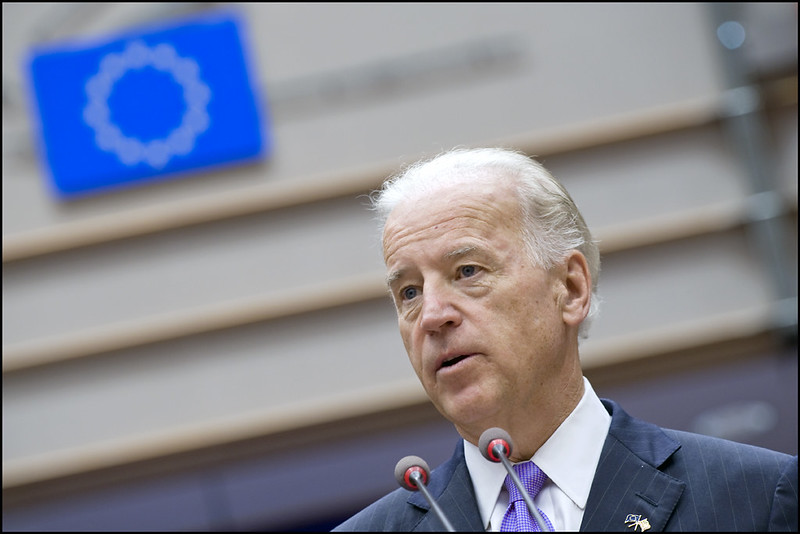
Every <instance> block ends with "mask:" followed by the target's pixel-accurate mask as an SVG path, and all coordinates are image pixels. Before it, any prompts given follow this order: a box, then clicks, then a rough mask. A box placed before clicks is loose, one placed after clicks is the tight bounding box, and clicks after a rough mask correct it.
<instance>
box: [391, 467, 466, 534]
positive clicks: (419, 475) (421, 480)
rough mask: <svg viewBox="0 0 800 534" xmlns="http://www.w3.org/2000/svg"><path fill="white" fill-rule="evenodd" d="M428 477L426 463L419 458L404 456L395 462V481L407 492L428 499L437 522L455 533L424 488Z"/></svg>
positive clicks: (428, 471)
mask: <svg viewBox="0 0 800 534" xmlns="http://www.w3.org/2000/svg"><path fill="white" fill-rule="evenodd" d="M430 476H431V470H430V469H429V468H428V464H427V462H425V460H423V459H422V458H420V457H419V456H406V457H405V458H402V459H401V460H400V461H399V462H397V465H396V466H395V468H394V478H395V479H397V482H398V483H399V484H400V485H401V486H402V487H404V488H405V489H407V490H411V491H417V490H419V491H421V492H422V494H423V495H425V498H426V499H428V502H429V503H430V505H431V508H433V511H434V512H435V513H436V515H437V516H438V517H439V521H441V522H442V524H443V525H444V528H446V529H447V531H448V532H455V529H454V528H453V525H451V524H450V521H448V520H447V517H445V515H444V512H442V509H441V508H439V505H438V504H436V501H434V500H433V496H432V495H431V493H430V492H429V491H428V488H426V487H425V485H426V484H427V483H428V479H429V478H430Z"/></svg>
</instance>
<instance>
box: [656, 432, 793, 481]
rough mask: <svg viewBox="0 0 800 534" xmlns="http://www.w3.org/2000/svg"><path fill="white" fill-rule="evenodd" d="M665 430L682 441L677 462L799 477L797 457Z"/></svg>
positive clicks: (719, 471)
mask: <svg viewBox="0 0 800 534" xmlns="http://www.w3.org/2000/svg"><path fill="white" fill-rule="evenodd" d="M664 432H665V433H666V434H667V435H668V436H669V437H671V438H672V439H674V440H675V441H677V442H678V443H680V448H679V449H678V451H677V452H676V454H675V456H674V461H675V462H678V463H685V464H686V465H690V466H700V465H702V468H703V471H708V472H710V473H712V474H715V475H720V476H731V475H734V474H739V475H748V474H752V475H757V476H758V477H759V478H762V479H763V480H765V481H766V480H773V481H774V480H777V479H779V478H781V477H785V476H787V474H788V476H791V473H795V477H796V473H797V456H792V455H789V454H786V453H782V452H778V451H774V450H770V449H766V448H763V447H758V446H755V445H748V444H745V443H738V442H735V441H729V440H726V439H722V438H716V437H711V436H705V435H702V434H694V433H691V432H684V431H680V430H669V429H664ZM667 471H669V469H667Z"/></svg>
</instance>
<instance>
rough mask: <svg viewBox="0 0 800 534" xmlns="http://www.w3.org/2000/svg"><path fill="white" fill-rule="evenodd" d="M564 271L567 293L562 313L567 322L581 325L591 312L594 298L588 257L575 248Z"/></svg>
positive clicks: (566, 261) (565, 264) (562, 305)
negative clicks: (590, 308) (590, 306)
mask: <svg viewBox="0 0 800 534" xmlns="http://www.w3.org/2000/svg"><path fill="white" fill-rule="evenodd" d="M562 273H563V276H564V279H563V283H564V287H565V288H566V295H565V297H564V300H563V301H562V303H561V313H562V316H563V319H564V322H565V323H566V324H568V325H570V326H579V325H580V324H581V323H582V322H583V320H584V319H586V316H587V315H588V314H589V304H590V303H591V298H592V275H591V274H590V273H589V263H588V262H587V261H586V257H585V256H584V255H583V254H582V253H581V252H579V251H577V250H573V251H572V252H570V253H569V255H568V256H567V258H566V260H565V263H564V270H563V271H562Z"/></svg>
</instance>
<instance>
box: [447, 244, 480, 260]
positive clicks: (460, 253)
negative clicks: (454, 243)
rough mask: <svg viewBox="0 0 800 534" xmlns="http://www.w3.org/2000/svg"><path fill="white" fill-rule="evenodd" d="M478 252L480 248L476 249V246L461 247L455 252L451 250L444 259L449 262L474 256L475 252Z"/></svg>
mask: <svg viewBox="0 0 800 534" xmlns="http://www.w3.org/2000/svg"><path fill="white" fill-rule="evenodd" d="M477 250H478V247H476V246H474V245H465V246H463V247H459V248H457V249H455V250H451V251H450V252H448V253H447V254H445V255H444V258H445V259H447V260H451V259H457V258H463V257H464V256H467V255H469V254H472V253H473V252H476V251H477Z"/></svg>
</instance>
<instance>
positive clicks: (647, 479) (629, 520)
mask: <svg viewBox="0 0 800 534" xmlns="http://www.w3.org/2000/svg"><path fill="white" fill-rule="evenodd" d="M603 404H604V405H605V406H606V409H608V410H609V412H610V413H611V417H612V419H611V428H610V429H609V433H608V437H607V438H606V442H605V444H604V446H603V452H602V454H601V455H600V462H599V464H598V466H597V472H596V473H595V477H594V482H593V483H592V489H591V491H590V493H589V499H588V502H587V503H586V510H585V512H584V515H583V522H582V524H581V530H583V531H600V530H625V531H628V532H633V531H635V532H642V531H643V529H645V530H647V528H645V527H647V525H649V530H650V531H651V532H656V531H661V530H663V529H664V527H665V525H666V523H667V521H668V520H669V518H670V516H671V515H672V512H673V511H674V510H675V506H676V505H677V503H678V500H679V499H680V496H681V494H682V493H683V490H684V488H685V486H686V484H685V483H684V482H682V481H680V480H677V479H675V478H673V477H671V476H669V475H667V474H664V473H662V472H661V471H659V467H661V465H663V464H664V462H665V461H666V460H667V459H668V458H669V457H670V456H671V455H672V454H673V453H674V452H675V451H676V450H678V448H679V447H680V445H679V444H678V443H677V442H676V441H674V440H672V439H671V438H669V437H668V436H667V435H666V434H664V432H663V431H662V430H661V429H660V428H658V427H657V426H655V425H651V424H649V423H645V422H643V421H639V420H637V419H634V418H632V417H630V416H629V415H628V414H627V413H625V412H624V411H623V410H622V409H621V408H620V407H619V406H617V405H616V404H615V403H613V402H612V401H607V400H603ZM645 520H646V523H645V522H644V521H645ZM637 522H638V523H637Z"/></svg>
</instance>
